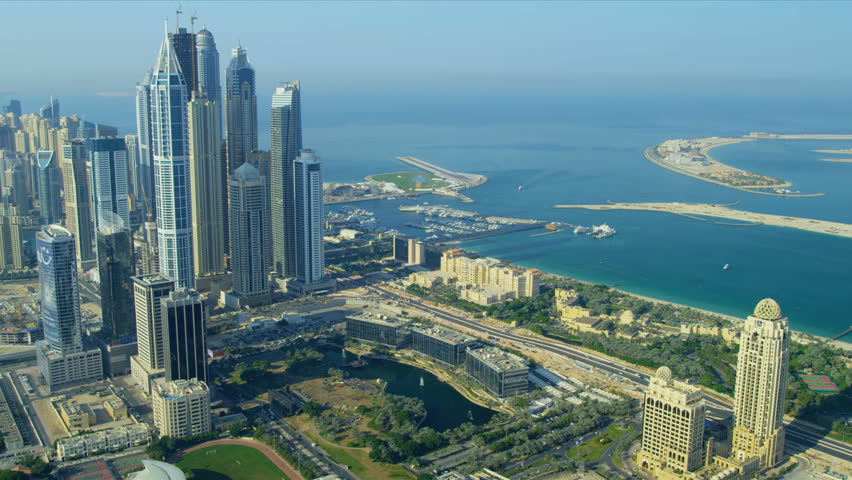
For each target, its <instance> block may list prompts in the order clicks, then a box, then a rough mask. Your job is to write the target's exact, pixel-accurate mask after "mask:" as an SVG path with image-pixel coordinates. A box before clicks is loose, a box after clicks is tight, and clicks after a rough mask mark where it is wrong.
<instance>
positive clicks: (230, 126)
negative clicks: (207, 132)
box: [225, 45, 257, 175]
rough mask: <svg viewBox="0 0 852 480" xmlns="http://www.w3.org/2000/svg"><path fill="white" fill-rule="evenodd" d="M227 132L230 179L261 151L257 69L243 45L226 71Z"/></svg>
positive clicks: (234, 52)
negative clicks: (256, 82) (250, 156)
mask: <svg viewBox="0 0 852 480" xmlns="http://www.w3.org/2000/svg"><path fill="white" fill-rule="evenodd" d="M225 132H226V133H225V137H226V139H225V142H226V145H227V152H228V153H227V162H228V174H229V175H230V174H231V173H233V172H234V171H235V170H236V169H238V168H240V165H242V164H243V163H245V162H246V161H247V159H248V154H249V152H252V151H255V150H257V95H256V93H255V80H254V68H252V66H251V65H250V64H249V60H248V54H247V53H246V50H245V49H244V48H243V47H242V46H240V45H237V47H236V48H234V50H233V51H232V52H231V62H230V63H229V64H228V69H227V70H226V71H225Z"/></svg>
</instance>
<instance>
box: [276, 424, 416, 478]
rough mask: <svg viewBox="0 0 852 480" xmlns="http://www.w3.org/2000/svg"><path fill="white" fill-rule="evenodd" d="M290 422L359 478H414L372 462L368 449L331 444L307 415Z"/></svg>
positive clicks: (396, 467) (399, 470)
mask: <svg viewBox="0 0 852 480" xmlns="http://www.w3.org/2000/svg"><path fill="white" fill-rule="evenodd" d="M290 422H291V423H293V425H294V426H296V428H297V429H298V430H299V431H301V432H302V433H304V434H305V435H307V437H308V438H310V439H311V441H313V442H314V443H316V444H317V445H319V446H320V447H322V449H323V450H325V451H326V452H327V453H328V454H329V455H330V456H331V458H332V459H333V460H334V461H335V462H336V463H339V464H342V465H346V466H348V467H349V470H351V471H352V473H354V474H355V475H357V476H358V477H360V478H365V479H367V478H369V479H370V480H373V479H375V480H413V479H414V478H415V477H414V475H413V474H412V473H410V472H409V471H408V470H406V469H405V468H403V467H402V466H401V465H394V464H388V463H381V462H376V461H374V460H373V459H371V458H370V449H369V448H352V447H343V446H342V445H339V444H337V443H333V442H331V441H330V440H328V439H327V438H325V437H323V436H322V435H320V433H319V431H317V429H316V426H315V425H314V423H313V422H312V421H311V420H310V419H309V418H308V416H307V415H298V416H296V417H291V418H290Z"/></svg>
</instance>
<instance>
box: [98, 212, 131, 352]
mask: <svg viewBox="0 0 852 480" xmlns="http://www.w3.org/2000/svg"><path fill="white" fill-rule="evenodd" d="M112 216H113V217H116V215H115V214H112ZM97 239H98V274H99V277H100V294H101V312H102V317H103V329H104V330H105V333H106V335H105V337H108V338H109V339H112V340H116V341H119V340H121V341H124V342H130V341H132V338H133V337H135V336H136V321H135V320H136V319H135V315H134V307H133V288H132V280H131V277H133V275H134V274H135V265H136V262H135V261H134V258H133V234H132V232H131V230H130V229H129V228H127V227H125V226H124V225H123V223H122V221H121V220H120V219H119V218H110V217H109V216H102V217H101V223H100V225H99V226H98V234H97Z"/></svg>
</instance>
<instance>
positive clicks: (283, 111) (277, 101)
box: [269, 82, 302, 278]
mask: <svg viewBox="0 0 852 480" xmlns="http://www.w3.org/2000/svg"><path fill="white" fill-rule="evenodd" d="M271 120H272V125H271V143H272V148H271V151H270V159H269V162H270V166H269V171H270V172H269V177H270V178H269V191H270V198H271V205H270V209H271V216H272V262H273V270H274V271H275V274H276V275H277V276H278V277H280V278H292V277H295V276H296V261H295V256H296V242H295V231H296V222H295V205H294V197H295V195H294V180H293V173H294V171H293V162H294V161H295V160H296V157H298V156H299V152H301V151H302V115H301V100H300V88H299V82H293V83H288V84H287V85H285V86H283V87H278V88H277V89H275V93H274V94H273V95H272V119H271Z"/></svg>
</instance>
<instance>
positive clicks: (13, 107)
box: [3, 99, 21, 117]
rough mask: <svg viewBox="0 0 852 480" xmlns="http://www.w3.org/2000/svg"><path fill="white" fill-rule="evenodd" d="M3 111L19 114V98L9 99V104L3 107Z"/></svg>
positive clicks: (16, 115)
mask: <svg viewBox="0 0 852 480" xmlns="http://www.w3.org/2000/svg"><path fill="white" fill-rule="evenodd" d="M3 113H13V114H15V117H20V116H21V101H20V100H14V99H12V100H9V105H6V106H5V107H3Z"/></svg>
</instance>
